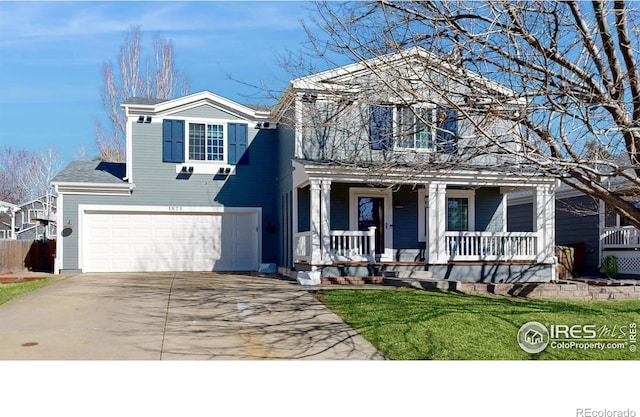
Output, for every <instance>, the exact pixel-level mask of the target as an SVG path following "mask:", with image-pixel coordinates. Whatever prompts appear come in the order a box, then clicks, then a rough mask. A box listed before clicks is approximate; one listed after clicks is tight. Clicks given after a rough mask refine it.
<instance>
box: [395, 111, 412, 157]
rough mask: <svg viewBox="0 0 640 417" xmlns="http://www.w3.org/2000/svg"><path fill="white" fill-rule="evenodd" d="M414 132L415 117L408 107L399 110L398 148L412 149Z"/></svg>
mask: <svg viewBox="0 0 640 417" xmlns="http://www.w3.org/2000/svg"><path fill="white" fill-rule="evenodd" d="M415 131H416V126H415V115H414V114H413V111H412V110H411V108H409V107H402V108H401V109H400V135H399V136H400V143H399V144H398V146H399V147H400V148H413V147H414V133H415Z"/></svg>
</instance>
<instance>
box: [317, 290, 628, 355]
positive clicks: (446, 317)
mask: <svg viewBox="0 0 640 417" xmlns="http://www.w3.org/2000/svg"><path fill="white" fill-rule="evenodd" d="M316 297H318V299H319V300H320V301H322V302H323V303H325V304H326V305H327V306H328V307H330V308H331V309H332V310H333V311H335V312H336V314H338V315H339V316H340V317H341V318H342V319H343V320H344V321H346V322H347V323H349V324H350V325H351V326H352V327H353V328H354V329H356V330H357V331H358V332H359V333H360V334H362V335H363V336H364V337H365V338H367V339H368V340H369V341H370V342H371V343H372V344H373V345H375V346H376V347H377V348H378V350H380V352H382V353H383V354H384V355H385V356H386V357H387V358H389V359H399V360H405V359H437V360H443V359H453V360H457V359H471V360H487V359H491V360H509V359H515V360H526V359H597V360H608V359H635V360H637V359H640V354H639V353H638V352H635V351H633V350H634V349H635V344H634V343H631V342H630V338H629V332H630V328H633V327H634V325H631V326H630V324H631V323H638V324H640V300H629V301H564V300H535V299H523V298H511V297H502V296H493V295H469V294H459V293H450V292H438V291H421V290H412V289H381V290H373V289H367V290H357V289H356V290H353V289H344V290H343V289H331V290H326V291H320V292H317V293H316ZM530 321H537V322H539V323H542V324H544V325H545V326H546V327H547V328H550V326H552V325H553V326H557V325H561V326H562V325H566V326H569V327H571V326H574V325H589V327H588V329H596V330H597V336H596V338H595V340H602V339H605V338H606V339H608V340H610V341H613V342H619V341H620V342H622V343H623V344H624V348H622V349H613V348H611V347H609V346H606V347H605V348H604V349H603V350H599V349H596V348H593V345H591V348H590V349H586V345H581V347H582V348H577V347H575V346H568V347H566V348H558V347H557V346H558V344H557V343H556V344H554V345H555V346H556V348H551V344H549V346H547V348H546V349H545V350H544V351H542V352H541V353H536V354H529V353H526V352H524V351H523V350H522V349H521V348H520V346H519V345H518V341H517V333H518V330H519V329H520V327H521V326H522V325H523V324H525V323H527V322H530ZM593 326H595V327H593ZM603 326H606V329H608V330H609V334H608V335H607V336H606V337H605V335H604V334H603V333H602V332H603V331H605V332H606V330H605V328H604V327H603ZM581 329H582V328H581V327H578V328H576V329H575V333H574V335H583V336H586V337H589V332H583V333H579V332H580V330H581ZM571 340H573V341H575V342H576V343H582V342H594V339H582V340H578V339H571ZM605 343H608V342H605Z"/></svg>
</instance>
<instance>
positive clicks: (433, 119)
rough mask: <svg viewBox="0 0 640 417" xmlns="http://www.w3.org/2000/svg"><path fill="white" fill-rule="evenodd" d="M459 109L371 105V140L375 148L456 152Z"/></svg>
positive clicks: (430, 106) (372, 147)
mask: <svg viewBox="0 0 640 417" xmlns="http://www.w3.org/2000/svg"><path fill="white" fill-rule="evenodd" d="M458 118H459V117H458V112H457V111H455V110H452V109H447V108H443V107H436V106H435V105H429V104H424V105H417V106H404V105H400V106H396V105H388V104H383V105H372V106H370V108H369V142H370V144H371V149H372V150H392V149H397V150H413V151H437V152H442V153H455V152H457V150H458Z"/></svg>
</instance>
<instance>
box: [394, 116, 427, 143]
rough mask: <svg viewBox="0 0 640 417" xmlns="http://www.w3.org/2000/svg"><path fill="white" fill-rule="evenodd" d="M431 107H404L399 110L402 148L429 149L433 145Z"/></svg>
mask: <svg viewBox="0 0 640 417" xmlns="http://www.w3.org/2000/svg"><path fill="white" fill-rule="evenodd" d="M431 113H432V110H431V109H426V108H419V107H415V108H411V107H402V108H401V109H400V112H399V119H400V120H399V125H400V132H399V137H400V143H399V144H398V146H399V147H401V148H410V149H428V148H430V147H431Z"/></svg>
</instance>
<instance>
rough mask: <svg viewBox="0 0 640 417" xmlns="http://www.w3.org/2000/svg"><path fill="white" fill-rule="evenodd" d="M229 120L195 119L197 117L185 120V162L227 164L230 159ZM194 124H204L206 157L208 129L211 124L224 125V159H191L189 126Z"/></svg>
mask: <svg viewBox="0 0 640 417" xmlns="http://www.w3.org/2000/svg"><path fill="white" fill-rule="evenodd" d="M227 123H230V122H227V121H222V120H206V119H203V120H195V119H191V120H185V127H184V128H185V141H184V146H185V155H184V160H185V163H189V164H226V163H227V159H228V155H227V146H228V139H227V131H228V130H229V129H228V127H227ZM192 124H194V125H196V124H197V125H204V141H205V142H204V152H205V158H206V155H207V130H208V127H209V126H222V160H208V159H191V158H190V155H189V147H190V146H191V138H190V135H189V128H190V126H191V125H192Z"/></svg>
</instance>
